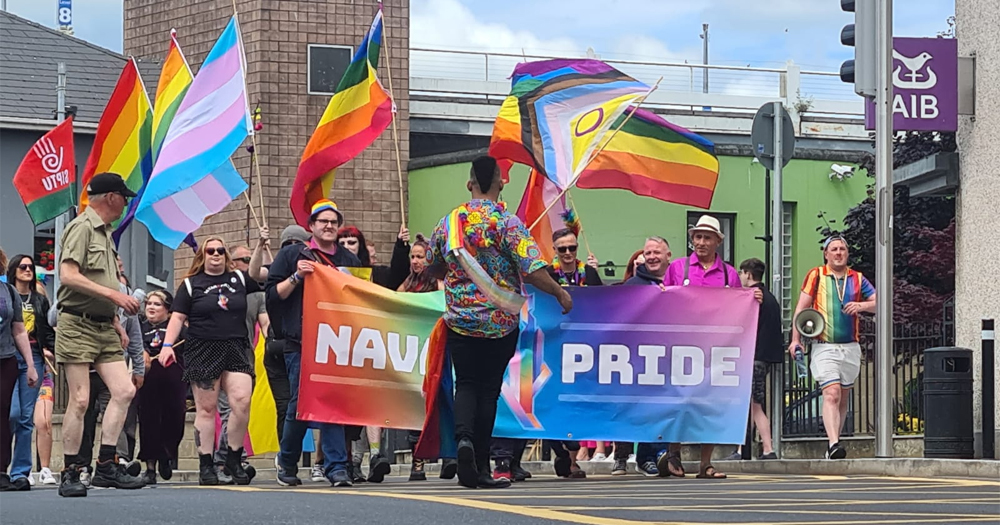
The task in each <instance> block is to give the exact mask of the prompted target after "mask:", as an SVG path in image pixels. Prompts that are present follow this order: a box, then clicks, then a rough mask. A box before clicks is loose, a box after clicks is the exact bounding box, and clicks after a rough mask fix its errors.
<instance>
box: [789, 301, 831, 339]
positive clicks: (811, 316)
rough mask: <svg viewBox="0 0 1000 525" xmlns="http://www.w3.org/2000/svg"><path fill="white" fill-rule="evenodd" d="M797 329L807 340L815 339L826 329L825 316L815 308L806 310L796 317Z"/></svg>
mask: <svg viewBox="0 0 1000 525" xmlns="http://www.w3.org/2000/svg"><path fill="white" fill-rule="evenodd" d="M793 324H794V325H795V329H796V330H798V331H799V333H800V334H802V337H804V338H806V339H814V338H815V337H816V336H818V335H819V334H821V333H823V330H824V329H826V321H825V320H823V314H821V313H819V312H818V311H817V310H815V309H813V308H806V309H805V310H802V311H801V312H799V315H796V316H795V322H794V323H793Z"/></svg>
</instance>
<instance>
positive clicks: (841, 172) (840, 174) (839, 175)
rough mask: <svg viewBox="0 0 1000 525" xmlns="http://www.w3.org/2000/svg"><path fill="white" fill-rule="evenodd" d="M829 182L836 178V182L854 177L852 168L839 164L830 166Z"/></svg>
mask: <svg viewBox="0 0 1000 525" xmlns="http://www.w3.org/2000/svg"><path fill="white" fill-rule="evenodd" d="M830 170H832V171H831V172H830V180H833V179H834V178H836V179H837V180H844V179H849V178H851V177H853V176H854V166H844V165H841V164H834V165H832V166H830Z"/></svg>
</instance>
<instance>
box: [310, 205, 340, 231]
mask: <svg viewBox="0 0 1000 525" xmlns="http://www.w3.org/2000/svg"><path fill="white" fill-rule="evenodd" d="M326 210H331V211H333V213H336V214H337V218H338V219H339V220H340V224H341V225H343V224H344V214H343V213H341V212H340V210H339V209H337V203H336V202H333V201H332V200H330V199H320V200H318V201H316V204H313V205H312V210H310V212H309V220H313V219H314V218H316V215H319V213H320V212H322V211H326Z"/></svg>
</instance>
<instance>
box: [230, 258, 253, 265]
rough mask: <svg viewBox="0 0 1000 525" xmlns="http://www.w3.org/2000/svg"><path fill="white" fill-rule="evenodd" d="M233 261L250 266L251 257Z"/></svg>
mask: <svg viewBox="0 0 1000 525" xmlns="http://www.w3.org/2000/svg"><path fill="white" fill-rule="evenodd" d="M233 260H234V261H239V262H241V263H245V264H250V258H249V257H240V258H239V259H233Z"/></svg>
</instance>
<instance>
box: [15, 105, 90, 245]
mask: <svg viewBox="0 0 1000 525" xmlns="http://www.w3.org/2000/svg"><path fill="white" fill-rule="evenodd" d="M73 151H74V150H73V119H72V117H71V118H68V119H66V120H65V121H63V122H62V123H61V124H59V125H58V126H56V127H55V129H53V130H52V131H50V132H48V133H46V134H45V135H44V136H43V137H42V138H40V139H38V142H36V143H35V145H34V146H32V147H31V149H30V150H29V151H28V154H27V155H25V156H24V160H22V161H21V165H20V166H19V167H18V168H17V173H16V174H15V175H14V187H15V188H17V192H18V193H19V194H20V195H21V200H22V201H23V202H24V207H25V208H27V209H28V215H30V216H31V221H32V222H33V223H35V225H36V226H37V225H39V224H41V223H43V222H45V221H47V220H50V219H54V218H56V217H57V216H58V215H59V214H61V213H63V212H64V211H66V210H68V209H70V208H71V207H73V205H74V202H73V201H74V199H73V183H74V182H76V157H75V156H74V153H73Z"/></svg>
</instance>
